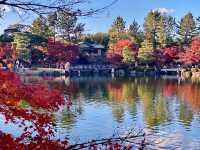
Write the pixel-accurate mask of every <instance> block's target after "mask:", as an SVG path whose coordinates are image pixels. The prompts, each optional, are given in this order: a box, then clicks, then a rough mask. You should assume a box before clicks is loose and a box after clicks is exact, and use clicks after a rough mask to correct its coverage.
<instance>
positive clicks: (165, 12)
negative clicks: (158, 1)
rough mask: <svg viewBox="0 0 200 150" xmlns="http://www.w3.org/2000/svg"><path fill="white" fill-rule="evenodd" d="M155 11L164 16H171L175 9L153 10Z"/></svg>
mask: <svg viewBox="0 0 200 150" xmlns="http://www.w3.org/2000/svg"><path fill="white" fill-rule="evenodd" d="M153 11H158V12H160V13H162V14H171V13H173V12H175V10H174V9H168V8H156V9H153Z"/></svg>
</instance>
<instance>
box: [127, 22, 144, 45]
mask: <svg viewBox="0 0 200 150" xmlns="http://www.w3.org/2000/svg"><path fill="white" fill-rule="evenodd" d="M128 34H130V36H131V37H133V40H134V42H135V43H136V44H138V45H141V43H142V41H143V32H142V30H141V29H140V25H139V24H138V23H137V22H136V20H133V22H132V23H131V24H130V26H129V28H128Z"/></svg>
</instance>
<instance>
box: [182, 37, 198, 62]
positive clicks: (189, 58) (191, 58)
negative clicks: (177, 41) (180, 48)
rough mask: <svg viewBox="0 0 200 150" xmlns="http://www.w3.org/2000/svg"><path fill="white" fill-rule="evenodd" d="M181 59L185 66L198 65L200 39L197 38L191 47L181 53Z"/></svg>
mask: <svg viewBox="0 0 200 150" xmlns="http://www.w3.org/2000/svg"><path fill="white" fill-rule="evenodd" d="M179 57H180V61H181V62H182V63H184V64H197V63H198V62H199V61H200V38H199V37H198V38H195V39H194V40H193V41H192V43H191V46H190V47H189V48H187V49H186V50H185V52H182V53H180V54H179Z"/></svg>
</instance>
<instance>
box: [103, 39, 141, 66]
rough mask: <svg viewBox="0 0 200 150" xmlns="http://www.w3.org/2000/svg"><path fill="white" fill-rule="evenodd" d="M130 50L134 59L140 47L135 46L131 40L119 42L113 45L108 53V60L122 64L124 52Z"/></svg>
mask: <svg viewBox="0 0 200 150" xmlns="http://www.w3.org/2000/svg"><path fill="white" fill-rule="evenodd" d="M125 48H128V49H129V50H130V52H131V54H132V57H136V56H137V53H138V46H137V45H136V44H134V43H133V42H132V41H131V40H128V39H127V40H119V41H118V42H117V43H115V44H113V45H112V46H111V47H110V49H109V51H108V53H107V60H108V61H109V62H111V63H116V61H119V62H121V61H122V59H123V50H124V49H125Z"/></svg>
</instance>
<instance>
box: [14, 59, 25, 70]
mask: <svg viewBox="0 0 200 150" xmlns="http://www.w3.org/2000/svg"><path fill="white" fill-rule="evenodd" d="M14 71H16V72H20V71H24V65H23V63H22V62H21V61H20V60H16V61H15V64H14Z"/></svg>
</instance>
